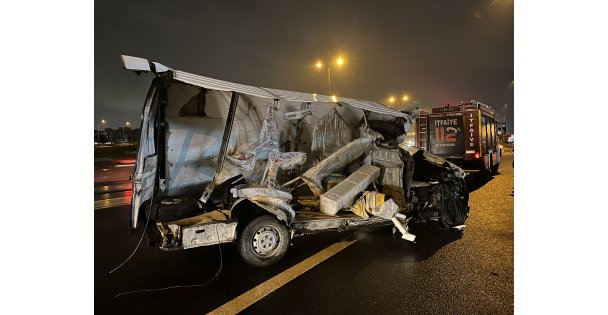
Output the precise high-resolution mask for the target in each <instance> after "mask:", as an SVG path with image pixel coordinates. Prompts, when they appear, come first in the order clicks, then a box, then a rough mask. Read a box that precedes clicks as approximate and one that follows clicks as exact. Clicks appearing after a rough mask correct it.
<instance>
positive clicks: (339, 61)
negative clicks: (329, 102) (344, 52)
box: [315, 57, 344, 96]
mask: <svg viewBox="0 0 608 315" xmlns="http://www.w3.org/2000/svg"><path fill="white" fill-rule="evenodd" d="M343 64H344V58H343V57H338V58H336V65H337V66H338V67H342V65H343ZM315 67H317V69H319V70H321V69H322V68H323V62H322V61H320V60H319V61H317V63H316V64H315ZM327 95H329V96H331V63H327Z"/></svg>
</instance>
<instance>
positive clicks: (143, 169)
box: [130, 78, 159, 229]
mask: <svg viewBox="0 0 608 315" xmlns="http://www.w3.org/2000/svg"><path fill="white" fill-rule="evenodd" d="M158 80H159V79H157V78H155V79H154V80H153V81H152V84H151V85H150V89H149V90H148V95H147V96H146V100H145V103H144V110H143V114H142V121H141V128H140V131H141V135H140V138H139V148H138V150H137V161H136V162H135V170H134V172H133V197H132V199H131V219H130V226H131V228H133V229H135V228H137V221H138V219H139V217H140V215H139V212H140V208H141V206H142V204H143V203H144V202H146V201H148V200H150V198H151V197H152V193H153V192H154V186H155V184H156V168H157V163H158V154H157V152H156V141H157V139H156V138H155V123H156V118H157V117H156V116H157V109H158V103H159V102H158V93H157V90H158ZM142 211H145V209H144V210H142Z"/></svg>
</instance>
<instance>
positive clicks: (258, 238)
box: [237, 215, 289, 267]
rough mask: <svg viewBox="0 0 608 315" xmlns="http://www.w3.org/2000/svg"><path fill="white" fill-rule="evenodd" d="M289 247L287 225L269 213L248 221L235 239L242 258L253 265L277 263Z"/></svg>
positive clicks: (262, 265)
mask: <svg viewBox="0 0 608 315" xmlns="http://www.w3.org/2000/svg"><path fill="white" fill-rule="evenodd" d="M288 247H289V231H287V227H286V226H285V225H284V224H283V223H281V222H280V221H279V220H277V219H276V218H275V217H272V216H270V215H263V216H260V217H257V218H255V219H253V220H252V221H251V222H249V223H248V224H247V225H246V226H245V228H244V229H243V232H242V233H241V235H239V238H238V239H237V250H238V252H239V254H240V255H241V258H243V260H244V261H245V262H246V263H247V264H249V265H252V266H255V267H266V266H270V265H273V264H275V263H277V262H278V261H279V260H281V258H283V256H284V255H285V253H286V252H287V248H288Z"/></svg>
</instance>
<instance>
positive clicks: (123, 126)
mask: <svg viewBox="0 0 608 315" xmlns="http://www.w3.org/2000/svg"><path fill="white" fill-rule="evenodd" d="M126 125H127V126H128V125H130V123H129V122H128V121H127V123H126ZM122 138H123V139H125V141H126V140H127V137H126V136H125V125H122Z"/></svg>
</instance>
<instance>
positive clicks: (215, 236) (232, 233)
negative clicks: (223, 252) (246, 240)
mask: <svg viewBox="0 0 608 315" xmlns="http://www.w3.org/2000/svg"><path fill="white" fill-rule="evenodd" d="M236 226H237V222H230V223H224V222H214V223H204V224H199V225H191V226H188V227H184V228H182V246H183V248H184V249H188V248H194V247H199V246H207V245H215V244H220V243H229V242H232V241H234V240H235V239H236Z"/></svg>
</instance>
